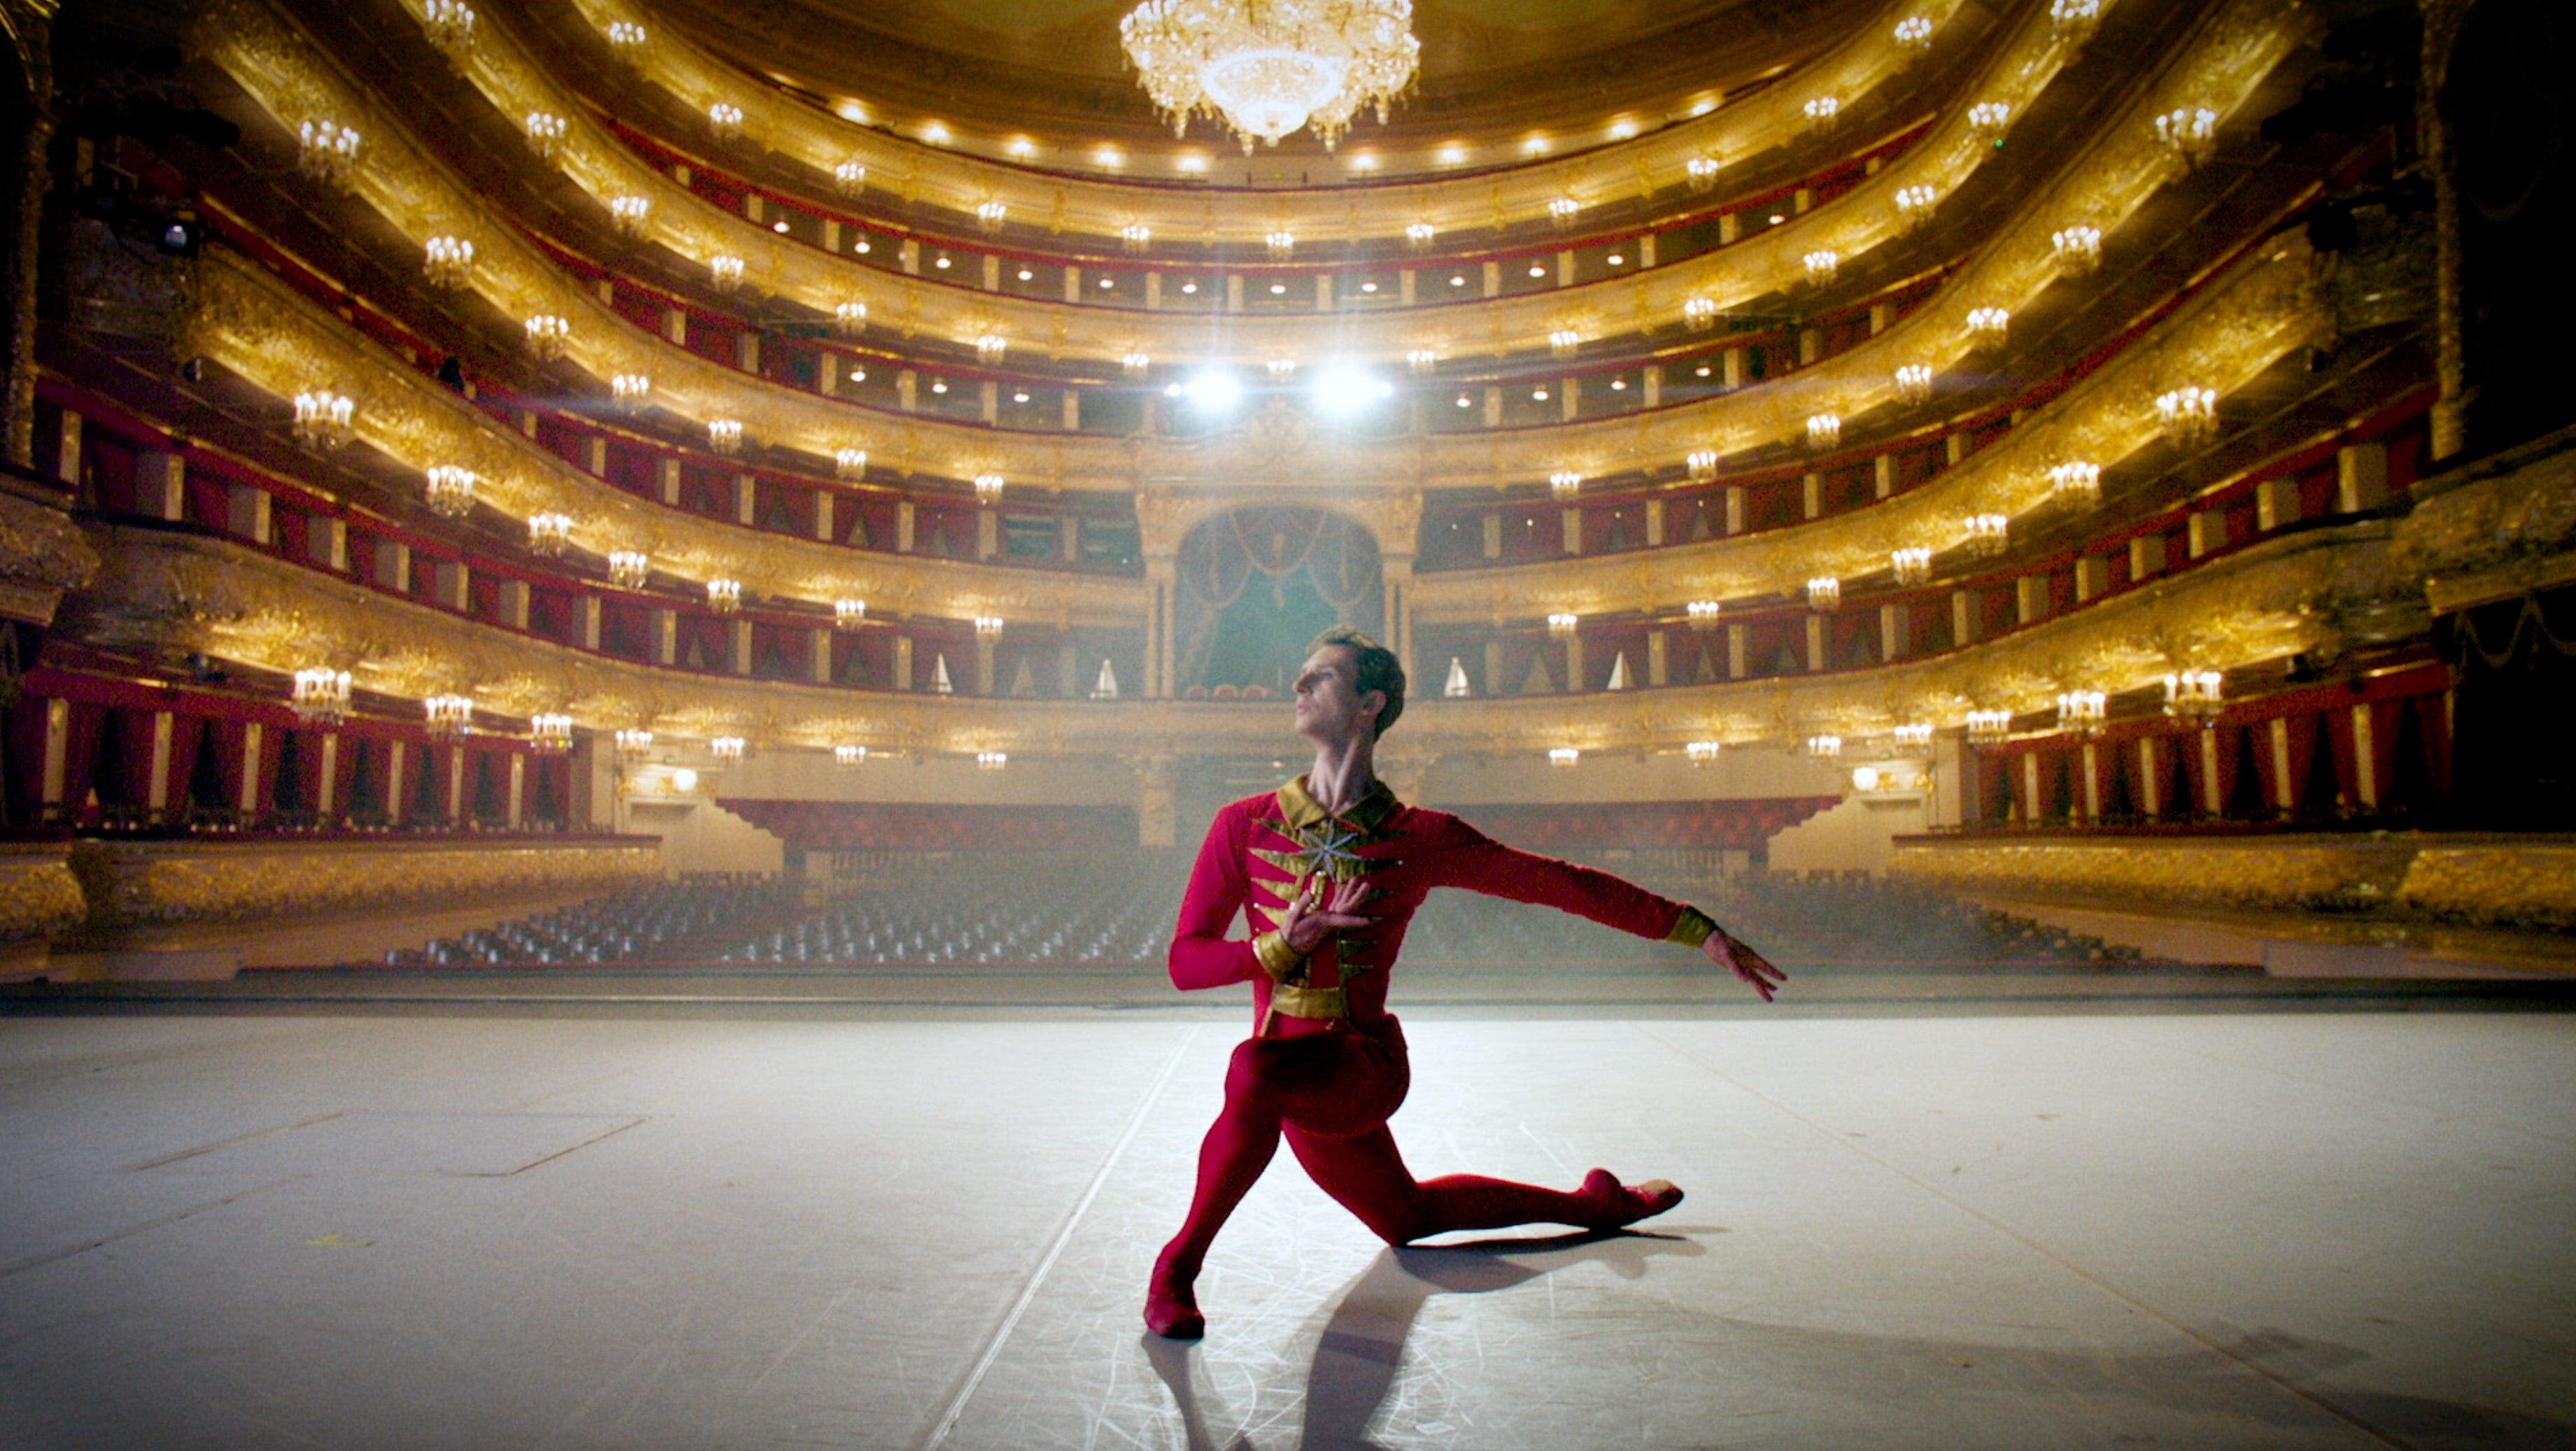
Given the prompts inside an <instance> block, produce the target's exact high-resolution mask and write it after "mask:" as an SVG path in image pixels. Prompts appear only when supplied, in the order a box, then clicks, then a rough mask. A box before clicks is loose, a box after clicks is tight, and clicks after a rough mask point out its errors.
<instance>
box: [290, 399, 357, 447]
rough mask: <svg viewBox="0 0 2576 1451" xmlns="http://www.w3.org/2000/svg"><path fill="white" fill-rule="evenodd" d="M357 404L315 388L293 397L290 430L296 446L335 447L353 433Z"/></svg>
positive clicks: (344, 441)
mask: <svg viewBox="0 0 2576 1451" xmlns="http://www.w3.org/2000/svg"><path fill="white" fill-rule="evenodd" d="M357 413H358V405H357V404H356V403H355V402H354V401H352V400H351V399H350V398H349V396H348V395H347V394H345V393H334V392H332V391H331V390H330V389H328V388H316V389H314V390H312V391H311V392H309V393H298V394H296V395H295V422H294V424H293V430H294V434H295V439H296V441H297V442H299V443H305V444H310V445H312V446H313V447H315V448H338V447H339V446H340V445H341V444H344V443H347V442H348V441H349V438H350V435H351V434H352V433H353V432H354V429H353V428H352V424H353V423H354V422H355V421H356V419H357Z"/></svg>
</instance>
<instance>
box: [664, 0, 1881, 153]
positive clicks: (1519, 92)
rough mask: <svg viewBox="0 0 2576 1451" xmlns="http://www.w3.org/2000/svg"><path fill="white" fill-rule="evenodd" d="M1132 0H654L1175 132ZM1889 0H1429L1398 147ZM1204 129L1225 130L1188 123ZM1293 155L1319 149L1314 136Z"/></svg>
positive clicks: (732, 45)
mask: <svg viewBox="0 0 2576 1451" xmlns="http://www.w3.org/2000/svg"><path fill="white" fill-rule="evenodd" d="M1132 6H1133V0H921V3H917V4H912V5H904V6H893V5H884V4H877V3H870V0H652V4H651V9H652V10H653V11H654V12H655V13H656V14H657V15H658V16H660V17H661V18H662V20H663V21H665V22H666V23H668V24H670V25H673V26H675V27H677V28H678V29H680V30H682V31H685V32H686V33H687V34H688V35H689V36H690V37H691V38H693V39H695V40H697V41H699V42H700V43H702V44H704V45H706V46H707V47H709V48H710V49H712V50H714V51H716V52H717V53H719V54H722V55H725V56H727V57H729V58H730V59H732V60H733V61H735V62H736V63H738V64H740V65H742V66H743V67H745V68H746V69H748V70H750V71H753V72H755V73H758V74H762V75H766V76H769V77H771V78H772V79H775V80H777V81H780V82H782V83H784V84H786V85H789V86H791V87H794V88H797V89H800V90H804V91H808V92H811V93H813V94H815V95H817V96H820V97H823V98H825V99H827V100H832V101H839V100H842V99H846V98H856V99H861V100H864V101H866V102H869V103H871V105H872V107H881V108H886V109H887V110H888V111H889V112H890V113H891V112H906V111H908V112H914V113H918V114H921V115H936V116H939V117H942V118H943V119H945V120H947V121H948V122H950V123H951V124H958V125H963V126H967V127H975V128H981V129H992V130H1018V129H1040V130H1050V131H1054V132H1057V133H1059V134H1070V135H1077V136H1081V137H1084V138H1086V139H1089V140H1097V141H1105V142H1116V143H1119V144H1122V145H1128V146H1146V145H1162V144H1168V143H1169V142H1170V140H1171V132H1170V131H1169V130H1168V129H1167V128H1165V127H1164V126H1163V125H1162V124H1161V123H1160V122H1159V121H1158V120H1157V119H1156V117H1155V115H1154V112H1153V109H1152V107H1151V106H1150V105H1148V104H1147V102H1146V99H1145V96H1144V93H1143V92H1142V91H1141V90H1139V89H1138V87H1137V85H1136V82H1135V77H1134V74H1133V72H1132V71H1130V70H1129V69H1128V66H1127V63H1126V58H1125V56H1124V55H1123V54H1122V53H1121V51H1120V49H1119V43H1118V22H1119V19H1120V18H1121V17H1122V16H1123V15H1124V14H1125V13H1126V12H1127V11H1128V10H1129V9H1131V8H1132ZM1883 9H1884V5H1883V3H1881V0H1475V3H1473V4H1466V3H1458V0H1416V5H1415V20H1414V33H1415V34H1416V35H1418V36H1420V37H1421V39H1422V74H1421V78H1420V80H1419V81H1418V82H1417V84H1416V86H1415V89H1414V91H1413V92H1412V93H1411V95H1410V96H1408V98H1407V100H1406V101H1405V103H1404V104H1403V105H1402V106H1400V107H1399V108H1398V110H1397V111H1396V113H1395V114H1394V115H1393V116H1392V117H1391V118H1390V119H1389V123H1388V125H1386V126H1384V127H1379V126H1376V125H1375V124H1374V123H1364V124H1363V125H1361V126H1359V127H1357V128H1355V129H1354V131H1353V133H1352V139H1353V141H1354V142H1355V143H1366V142H1373V141H1374V142H1384V143H1386V144H1389V145H1392V146H1397V147H1411V146H1426V145H1430V144H1433V143H1434V142H1436V141H1439V140H1443V139H1447V138H1451V137H1457V136H1476V135H1510V136H1518V135H1519V134H1520V133H1522V132H1523V131H1526V130H1528V129H1530V128H1533V127H1545V126H1563V125H1575V124H1589V123H1592V122H1594V121H1597V120H1600V119H1602V118H1605V117H1607V116H1609V115H1611V114H1613V113H1617V112H1622V111H1634V112H1636V113H1637V114H1638V119H1639V121H1640V122H1641V123H1642V124H1644V125H1647V126H1652V125H1654V124H1656V123H1658V122H1660V121H1661V120H1664V119H1667V118H1668V116H1669V115H1678V114H1680V113H1681V112H1683V111H1685V110H1686V109H1687V108H1688V107H1689V106H1690V105H1692V104H1693V103H1694V101H1695V100H1697V99H1698V98H1700V97H1703V96H1705V95H1708V94H1710V93H1713V92H1720V91H1725V90H1731V89H1734V88H1737V87H1740V86H1742V85H1745V84H1747V83H1748V82H1750V81H1753V80H1755V79H1757V78H1758V77H1760V76H1763V75H1765V74H1768V73H1770V72H1773V71H1775V70H1777V69H1779V68H1780V67H1783V66H1786V65H1789V64H1792V63H1794V62H1795V61H1797V60H1798V59H1800V58H1801V57H1803V56H1805V55H1807V54H1809V53H1811V52H1813V51H1814V50H1816V49H1817V48H1818V47H1820V46H1822V45H1824V44H1826V43H1827V42H1829V41H1831V40H1833V39H1835V38H1837V37H1839V36H1841V35H1843V34H1844V33H1846V32H1847V31H1848V30H1849V29H1850V27H1851V26H1853V25H1856V24H1862V23H1865V22H1867V21H1868V20H1870V19H1872V18H1874V17H1876V16H1877V15H1878V14H1879V13H1880V12H1881V11H1882V10H1883ZM1191 139H1192V140H1194V141H1198V142H1202V143H1221V142H1222V141H1223V139H1224V138H1222V137H1220V136H1218V135H1217V134H1215V133H1214V132H1212V131H1207V130H1206V129H1205V128H1193V130H1192V132H1191ZM1277 155H1279V156H1281V157H1298V156H1307V155H1312V156H1321V155H1322V149H1321V147H1320V146H1319V145H1318V144H1317V143H1316V142H1315V141H1314V140H1313V139H1312V137H1311V136H1307V135H1300V136H1297V137H1292V138H1291V139H1290V140H1288V141H1286V142H1283V143H1282V144H1281V146H1280V148H1279V151H1278V153H1277Z"/></svg>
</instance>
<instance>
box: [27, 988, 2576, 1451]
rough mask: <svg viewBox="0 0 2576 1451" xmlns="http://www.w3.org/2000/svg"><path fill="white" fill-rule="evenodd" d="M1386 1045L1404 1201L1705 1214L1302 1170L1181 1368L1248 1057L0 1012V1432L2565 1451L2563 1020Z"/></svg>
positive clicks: (1212, 1278) (1172, 1042)
mask: <svg viewBox="0 0 2576 1451" xmlns="http://www.w3.org/2000/svg"><path fill="white" fill-rule="evenodd" d="M1408 1023H1409V1028H1410V1033H1411V1037H1412V1040H1413V1046H1414V1055H1415V1088H1414V1093H1413V1098H1412V1101H1411V1102H1410V1103H1409V1104H1407V1105H1406V1107H1405V1109H1404V1110H1403V1112H1402V1113H1401V1114H1399V1115H1398V1116H1397V1118H1396V1120H1395V1128H1396V1131H1397V1134H1398V1137H1399V1138H1400V1140H1401V1141H1402V1142H1403V1144H1404V1146H1405V1148H1406V1151H1407V1153H1408V1156H1409V1158H1410V1159H1411V1161H1412V1163H1413V1166H1414V1168H1415V1169H1416V1171H1417V1172H1419V1173H1421V1174H1423V1175H1425V1176H1428V1175H1432V1174H1438V1173H1444V1172H1450V1171H1454V1170H1475V1171H1481V1172H1486V1173H1496V1174H1504V1175H1510V1176H1515V1177H1523V1178H1531V1179H1538V1180H1544V1181H1550V1182H1554V1183H1557V1184H1561V1185H1570V1184H1571V1183H1573V1182H1574V1181H1575V1180H1576V1179H1577V1178H1578V1177H1579V1176H1580V1175H1581V1174H1582V1173H1583V1171H1584V1170H1585V1169H1586V1168H1588V1167H1590V1166H1591V1165H1594V1164H1602V1165H1607V1166H1609V1167H1610V1168H1612V1169H1614V1170H1616V1171H1618V1172H1619V1173H1621V1174H1622V1175H1626V1176H1655V1175H1661V1176H1665V1177H1669V1178H1672V1179H1675V1180H1677V1181H1679V1182H1680V1183H1682V1184H1683V1185H1684V1187H1686V1188H1687V1189H1688V1190H1689V1191H1690V1199H1689V1201H1688V1202H1687V1203H1685V1204H1684V1205H1682V1206H1681V1207H1680V1208H1679V1209H1678V1210H1676V1211H1675V1212H1674V1213H1672V1214H1671V1215H1669V1216H1667V1217H1666V1218H1665V1219H1663V1220H1660V1221H1653V1222H1650V1224H1649V1225H1648V1226H1646V1227H1647V1228H1649V1229H1651V1231H1652V1232H1651V1233H1641V1234H1632V1235H1625V1236H1618V1237H1612V1238H1606V1239H1596V1240H1581V1239H1572V1238H1562V1239H1552V1238H1543V1237H1533V1238H1528V1239H1509V1238H1506V1239H1501V1240H1491V1241H1488V1242H1487V1243H1485V1244H1483V1245H1480V1246H1477V1247H1471V1248H1447V1249H1411V1250H1402V1251H1390V1250H1387V1249H1385V1248H1384V1247H1382V1246H1380V1245H1379V1244H1377V1243H1376V1242H1375V1241H1373V1240H1372V1239H1371V1238H1370V1237H1369V1236H1368V1235H1367V1234H1366V1233H1365V1232H1364V1231H1363V1230H1362V1229H1361V1228H1360V1227H1359V1225H1358V1224H1357V1223H1355V1222H1354V1221H1352V1220H1351V1219H1350V1218H1349V1217H1348V1216H1346V1215H1345V1214H1344V1213H1343V1212H1342V1211H1341V1210H1340V1209H1338V1208H1337V1207H1335V1206H1334V1205H1333V1204H1332V1203H1330V1202H1329V1201H1328V1200H1326V1199H1324V1198H1323V1196H1322V1195H1321V1194H1320V1193H1319V1192H1317V1191H1316V1190H1315V1189H1314V1188H1313V1186H1311V1185H1310V1184H1308V1183H1307V1182H1306V1181H1305V1179H1304V1178H1303V1176H1302V1175H1301V1174H1300V1173H1299V1172H1298V1171H1297V1169H1296V1167H1295V1165H1294V1163H1293V1161H1292V1160H1290V1158H1289V1157H1288V1156H1287V1155H1285V1154H1282V1155H1281V1156H1280V1158H1279V1160H1278V1161H1277V1162H1276V1163H1274V1164H1273V1166H1272V1169H1271V1172H1270V1175H1269V1176H1268V1177H1267V1178H1266V1179H1265V1180H1264V1181H1263V1182H1262V1184H1261V1186H1260V1187H1259V1188H1258V1189H1256V1190H1255V1191H1254V1193H1253V1196H1252V1198H1251V1199H1250V1200H1249V1201H1248V1202H1247V1203H1246V1205H1245V1207H1244V1211H1243V1213H1242V1214H1241V1215H1240V1216H1239V1217H1238V1218H1237V1220H1236V1221H1235V1223H1234V1224H1233V1225H1232V1226H1231V1227H1230V1229H1229V1230H1228V1232H1227V1234H1226V1236H1225V1238H1224V1239H1223V1240H1222V1241H1220V1243H1219V1245H1218V1248H1217V1253H1216V1255H1215V1258H1214V1260H1213V1262H1212V1264H1211V1266H1210V1269H1209V1272H1208V1274H1207V1275H1206V1276H1205V1278H1204V1279H1203V1280H1202V1282H1201V1300H1202V1303H1203V1304H1204V1305H1205V1307H1206V1309H1207V1311H1208V1315H1209V1320H1210V1331H1209V1335H1208V1338H1207V1340H1206V1341H1205V1342H1204V1343H1203V1344H1200V1345H1197V1346H1187V1347H1185V1346H1175V1345H1167V1344H1164V1343H1161V1342H1155V1341H1151V1340H1149V1339H1147V1338H1146V1337H1145V1336H1144V1335H1143V1333H1142V1330H1141V1327H1140V1324H1139V1321H1138V1307H1139V1301H1140V1297H1141V1291H1142V1286H1143V1282H1144V1276H1145V1271H1146V1267H1147V1265H1148V1263H1149V1261H1150V1260H1151V1258H1152V1256H1153V1253H1154V1251H1155V1249H1156V1247H1157V1245H1158V1244H1159V1242H1160V1241H1161V1239H1162V1238H1163V1237H1164V1236H1165V1235H1166V1234H1168V1233H1169V1232H1170V1231H1171V1229H1172V1228H1173V1226H1174V1224H1175V1223H1176V1222H1177V1219H1178V1216H1179V1214H1180V1212H1181V1209H1182V1207H1183V1204H1184V1202H1185V1199H1186V1196H1187V1194H1188V1192H1189V1181H1190V1170H1191V1162H1192V1156H1193V1153H1194V1150H1195V1147H1196V1144H1197V1140H1198V1135H1199V1133H1200V1132H1201V1130H1202V1129H1203V1128H1204V1126H1205V1124H1206V1121H1207V1119H1208V1117H1209V1115H1210V1113H1211V1112H1212V1111H1213V1109H1214V1107H1215V1105H1216V1102H1217V1096H1218V1083H1219V1078H1220V1074H1221V1072H1222V1069H1223V1066H1224V1063H1225V1058H1226V1054H1227V1052H1228V1050H1229V1048H1230V1047H1231V1046H1232V1044H1233V1043H1234V1041H1235V1040H1236V1039H1237V1038H1238V1037H1239V1036H1240V1035H1241V1034H1242V1032H1243V1031H1244V1028H1245V1026H1246V1024H1245V1022H1244V1020H1243V1019H1242V1018H1241V1017H1238V1016H1236V1015H1234V1014H1232V1013H1226V1014H1222V1015H1220V1014H1218V1013H1214V1012H1191V1011H1185V1010H1175V1011H1166V1012H1160V1013H1153V1012H1136V1011H1124V1012H1114V1013H1113V1012H1102V1011H1096V1010H1092V1009H1086V1008H1076V1007H1063V1008H1046V1007H1026V1008H1018V1009H1010V1010H994V1009H986V1010H975V1009H957V1010H953V1011H940V1010H932V1009H898V1008H870V1007H863V1006H849V1005H842V1006H838V1007H833V1008H829V1009H826V1010H814V1011H802V1012H799V1011H786V1010H778V1009H774V1008H773V1009H768V1010H761V1011H751V1010H735V1011H724V1010H709V1011H702V1012H696V1013H689V1014H666V1015H659V1016H657V1015H653V1014H649V1013H647V1014H637V1013H622V1014H621V1013H612V1012H606V1011H578V1010H565V1009H561V1008H556V1009H543V1010H540V1009H533V1008H532V1009H529V1010H526V1011H513V1010H511V1009H509V1008H507V1007H506V1006H504V1005H492V1004H486V1005H483V1006H480V1007H477V1008H474V1009H472V1010H460V1009H453V1008H449V1009H441V1008H436V1007H427V1006H417V1005H415V1006H410V1007H377V1008H374V1009H367V1010H361V1009H355V1008H349V1007H345V1006H342V1007H334V1006H331V1005H327V1004H324V1005H315V1006H314V1007H311V1008H309V1009H307V1010H305V1011H301V1012H273V1011H254V1010H247V1009H244V1008H241V1007H238V1006H236V1007H233V1008H231V1009H228V1010H223V1011H215V1012H205V1011H193V1012H181V1013H130V1014H120V1013H90V1014H80V1013H75V1014H66V1015H47V1014H16V1015H12V1016H8V1017H5V1018H0V1122H5V1124H6V1126H7V1127H6V1133H7V1143H6V1147H5V1148H0V1170H5V1172H0V1444H5V1445H7V1446H9V1447H11V1448H27V1451H36V1448H69V1447H82V1448H90V1447H95V1448H115V1451H131V1448H137V1447H150V1448H156V1451H181V1448H197V1447H220V1448H233V1447H272V1446H274V1447H305V1446H324V1447H366V1448H374V1447H399V1448H408V1447H424V1448H446V1447H455V1448H474V1451H491V1448H496V1447H523V1446H546V1447H564V1448H587V1447H603V1448H604V1447H623V1448H648V1451H659V1448H697V1447H705V1448H765V1447H790V1446H859V1447H899V1448H912V1447H945V1448H968V1447H992V1448H1025V1447H1082V1448H1113V1447H1136V1446H1142V1447H1208V1448H1222V1451H1232V1448H1247V1447H1248V1448H1262V1451H1272V1448H1285V1447H1291V1446H1308V1447H1341V1446H1361V1445H1375V1446H1384V1447H1461V1448H1470V1447H1472V1448H1489V1447H1490V1448H1521V1447H1526V1448H1541V1451H1592V1448H1626V1447H1677V1448H1678V1447H1713V1446H1726V1447H1831V1448H1852V1447H1900V1448H1911V1447H1934V1446H1938V1447H1942V1448H1962V1447H2066V1446H2104V1447H2110V1446H2165V1447H2190V1448H2205V1447H2371V1446H2409V1447H2455V1446H2456V1447H2469V1446H2477V1447H2493V1446H2506V1447H2541V1446H2566V1445H2569V1444H2570V1443H2571V1441H2576V1375H2571V1373H2570V1371H2569V1367H2570V1366H2571V1365H2576V1320H2571V1318H2570V1316H2569V1315H2568V1313H2567V1311H2568V1307H2569V1306H2570V1305H2571V1304H2576V1234H2571V1230H2576V1148H2572V1147H2571V1145H2576V1128H2571V1122H2570V1119H2569V1116H2568V1109H2569V1106H2570V1105H2571V1104H2576V1016H2570V1015H2568V1014H2566V1013H2564V1012H2557V1011H2514V1010H2510V1009H2498V1010H2463V1011H2442V1012H2391V1011H2375V1010H2373V1011H2344V1012H2314V1011H2295V1010H2281V1009H2279V1008H2275V1009H2274V1010H2271V1011H2263V1012H2250V1011H2208V1010H2196V1011H2190V1012H2180V1013H2159V1012H2154V1011H2142V1010H2138V1009H2137V1008H2135V1007H2134V1006H2133V1007H2131V1008H2130V1009H2129V1010H2127V1011H2120V1012H2102V1013H2088V1012H2083V1011H2079V1010H2070V1009H2069V1008H2067V1007H2065V1006H2061V1007H2060V1008H2059V1009H2058V1010H2056V1011H2053V1012H2049V1013H2044V1014H2030V1015H2020V1016H2012V1015H1997V1014H1989V1015H1985V1016H1977V1015H1972V1014H1967V1015H1963V1014H1955V1013H1954V1014H1950V1015H1941V1016H1926V1015H1916V1014H1907V1013H1888V1014H1881V1015H1876V1016H1846V1017H1832V1016H1825V1017H1818V1016H1803V1017H1791V1016H1786V1015H1782V1016H1776V1017H1766V1016H1763V1015H1760V1014H1758V1013H1755V1012H1740V1013H1728V1014H1723V1015H1712V1014H1707V1013H1694V1012H1691V1011H1688V1010H1684V1009H1679V1008H1676V1009H1672V1010H1656V1009H1631V1010H1628V1011H1625V1012H1623V1013H1621V1014H1618V1015H1615V1016H1601V1015H1578V1014H1570V1013H1565V1012H1554V1011H1549V1010H1545V1009H1513V1008H1484V1009H1476V1008H1467V1007H1460V1006H1447V1007H1432V1008H1427V1009H1424V1010H1422V1011H1420V1012H1417V1013H1414V1014H1411V1015H1409V1017H1408ZM1530 1233H1531V1234H1532V1235H1533V1236H1543V1235H1545V1234H1547V1233H1548V1232H1547V1231H1543V1230H1541V1231H1531V1232H1530Z"/></svg>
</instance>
